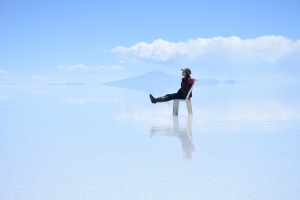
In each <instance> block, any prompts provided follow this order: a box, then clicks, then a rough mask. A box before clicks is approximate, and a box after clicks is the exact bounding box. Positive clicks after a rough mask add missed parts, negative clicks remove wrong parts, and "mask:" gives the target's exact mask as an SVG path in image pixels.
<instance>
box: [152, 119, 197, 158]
mask: <svg viewBox="0 0 300 200" xmlns="http://www.w3.org/2000/svg"><path fill="white" fill-rule="evenodd" d="M192 119H193V118H192V116H191V115H189V116H188V117H187V122H186V126H185V127H180V126H179V119H178V116H173V126H164V125H154V126H152V128H151V131H150V136H151V137H153V136H166V137H176V138H178V139H179V140H180V141H181V145H182V150H183V159H184V160H191V159H192V153H193V152H195V151H196V147H195V144H194V140H193V133H192Z"/></svg>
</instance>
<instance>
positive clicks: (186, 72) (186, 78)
mask: <svg viewBox="0 0 300 200" xmlns="http://www.w3.org/2000/svg"><path fill="white" fill-rule="evenodd" d="M181 71H182V76H183V78H182V81H181V87H180V89H179V90H178V91H177V93H172V94H166V95H165V96H162V97H158V98H154V97H153V96H152V94H150V95H149V96H150V100H151V103H154V104H155V103H158V102H166V101H170V100H173V99H186V96H187V95H188V93H189V91H190V89H191V87H192V86H193V83H194V82H195V81H196V79H194V78H191V77H190V75H191V73H192V71H191V70H190V69H189V68H185V69H181ZM191 97H192V92H191V94H190V96H189V98H191Z"/></svg>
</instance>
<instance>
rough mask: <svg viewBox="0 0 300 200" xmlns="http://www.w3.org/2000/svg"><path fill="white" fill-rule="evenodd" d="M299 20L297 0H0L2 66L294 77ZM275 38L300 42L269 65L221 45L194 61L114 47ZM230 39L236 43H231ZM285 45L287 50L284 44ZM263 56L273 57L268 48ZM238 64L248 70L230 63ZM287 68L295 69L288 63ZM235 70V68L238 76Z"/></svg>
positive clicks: (34, 70)
mask: <svg viewBox="0 0 300 200" xmlns="http://www.w3.org/2000/svg"><path fill="white" fill-rule="evenodd" d="M299 19H300V2H299V1H298V0H289V1H248V2H244V1H147V2H146V1H11V0H10V1H7V0H2V1H1V2H0V25H1V26H0V31H1V38H0V43H1V47H0V55H1V65H0V70H1V75H2V77H3V75H4V76H5V75H7V74H9V75H10V76H11V75H19V76H48V75H58V74H62V73H73V74H75V73H77V74H78V75H80V74H86V73H91V74H103V75H104V74H105V75H106V76H107V75H110V76H111V75H112V74H116V76H131V75H139V74H142V73H145V72H147V71H151V70H154V69H157V68H159V69H162V70H164V71H166V72H168V73H171V74H173V75H175V74H176V73H177V70H178V69H180V68H181V67H185V66H188V67H191V68H192V69H193V70H194V72H195V73H194V74H196V75H198V76H214V75H216V76H221V75H224V74H225V76H226V77H228V76H229V74H228V75H226V72H228V70H229V71H230V72H231V74H233V76H241V75H247V74H249V75H257V74H260V73H262V75H265V74H268V73H269V72H270V74H271V75H278V74H282V73H283V74H285V75H289V76H290V75H295V73H294V72H297V74H298V72H299V70H298V69H296V68H297V67H296V66H297V63H298V64H299V59H298V58H297V55H299V53H300V51H299V49H300V48H299V46H300V45H299V43H300V42H298V43H297V44H295V43H296V41H298V40H299V39H300V28H299V27H300V26H298V24H299ZM272 35H273V36H276V37H281V36H282V37H283V39H282V43H281V44H285V43H286V42H287V41H289V43H290V44H289V45H288V46H287V47H286V48H287V49H289V48H290V46H293V45H294V46H296V47H295V48H294V47H291V49H293V50H287V51H288V53H283V56H281V57H280V58H278V59H275V60H276V61H275V62H265V60H263V59H262V60H263V61H261V60H260V58H258V60H257V62H256V60H255V59H256V57H255V56H256V55H254V57H248V60H247V59H246V60H245V61H244V62H242V63H241V62H237V63H232V62H229V61H228V59H225V60H224V59H223V60H222V57H223V58H224V57H225V58H230V57H237V56H240V55H237V54H235V53H232V54H231V55H230V56H228V55H226V54H225V53H224V52H226V51H228V50H227V49H226V48H225V49H224V50H223V52H219V53H216V54H215V51H218V49H220V46H218V45H217V46H216V47H214V49H213V50H212V51H213V53H212V54H205V55H204V56H202V55H200V56H197V58H192V59H190V58H187V59H186V57H182V56H179V57H177V54H176V55H175V54H174V55H171V57H172V58H171V59H167V60H163V61H162V60H157V59H153V58H147V59H141V57H139V56H136V55H137V54H135V57H134V58H133V59H132V57H128V56H126V55H124V54H122V53H120V52H112V50H113V49H114V48H116V47H118V46H121V47H124V48H129V47H133V46H135V45H136V44H138V43H140V42H144V43H146V44H152V43H153V42H154V41H156V40H159V39H162V40H163V41H165V42H169V43H178V42H184V43H187V42H188V41H190V40H197V39H198V38H202V39H205V38H206V39H212V38H215V37H221V38H223V39H227V40H228V38H231V37H233V36H236V37H238V38H240V39H241V40H242V41H243V40H246V39H256V38H259V37H262V36H272ZM267 39H268V38H267ZM275 40H276V38H275ZM228 42H229V43H232V41H230V40H228ZM258 43H260V42H258ZM273 43H274V41H271V42H269V43H268V44H273ZM268 44H266V46H267V49H268V50H270V49H271V50H272V48H276V45H273V46H268ZM250 46H251V45H250ZM277 46H278V45H277ZM159 48H160V47H159ZM283 48H285V47H282V48H281V47H279V49H283ZM179 49H180V48H179ZM241 49H248V46H247V45H246V46H242V47H241ZM241 49H237V51H240V50H241ZM196 51H197V50H196ZM257 51H262V50H261V49H258V50H257V47H254V50H253V51H251V52H250V54H251V53H253V52H257ZM291 51H292V52H291ZM162 53H163V54H165V51H163V52H162ZM246 53H248V54H249V52H246ZM265 53H266V54H272V53H270V52H269V51H266V52H265ZM133 54H134V53H133ZM259 54H260V53H258V54H257V55H259ZM275 54H276V55H277V54H278V53H276V52H275V53H274V55H275ZM272 55H273V54H272ZM257 57H259V56H257ZM298 57H299V56H298ZM173 58H174V59H173ZM229 60H231V59H229ZM250 60H254V61H253V63H251V62H249V61H250ZM218 61H220V62H218ZM227 61H228V62H227ZM295 63H296V64H295ZM80 64H81V65H83V66H84V67H85V70H79V72H74V71H75V70H74V71H71V72H70V71H68V70H65V69H67V67H69V66H78V65H80ZM241 65H243V66H246V65H249V66H251V67H249V66H248V67H246V68H242V69H241V68H234V67H233V68H232V66H241ZM287 65H288V66H290V67H288V68H287V67H286V66H287ZM61 66H63V67H61ZM198 66H199V67H198ZM282 66H285V67H282ZM114 67H115V68H114ZM118 67H121V68H122V70H119V69H120V68H118ZM75 68H76V67H75ZM110 68H111V69H110ZM262 68H263V69H262ZM283 68H284V69H283ZM79 69H80V68H79ZM274 69H275V71H273V70H274ZM234 71H235V72H237V73H236V74H235V73H233V72H234ZM265 71H267V72H268V73H265ZM112 72H113V73H112ZM178 73H179V74H180V72H178ZM118 74H122V75H118ZM229 78H231V77H229ZM233 78H234V77H233Z"/></svg>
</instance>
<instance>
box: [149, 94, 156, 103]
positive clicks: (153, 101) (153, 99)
mask: <svg viewBox="0 0 300 200" xmlns="http://www.w3.org/2000/svg"><path fill="white" fill-rule="evenodd" d="M149 96H150V100H151V103H156V99H155V98H154V97H153V96H152V94H150V95H149Z"/></svg>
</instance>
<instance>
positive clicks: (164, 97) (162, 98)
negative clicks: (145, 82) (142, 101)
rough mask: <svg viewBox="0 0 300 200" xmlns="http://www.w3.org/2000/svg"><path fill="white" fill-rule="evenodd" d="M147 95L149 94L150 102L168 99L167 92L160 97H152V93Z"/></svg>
mask: <svg viewBox="0 0 300 200" xmlns="http://www.w3.org/2000/svg"><path fill="white" fill-rule="evenodd" d="M149 96H150V100H151V103H157V102H166V101H170V98H169V95H168V94H167V95H165V96H162V97H158V98H154V97H153V96H152V94H150V95H149Z"/></svg>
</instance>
